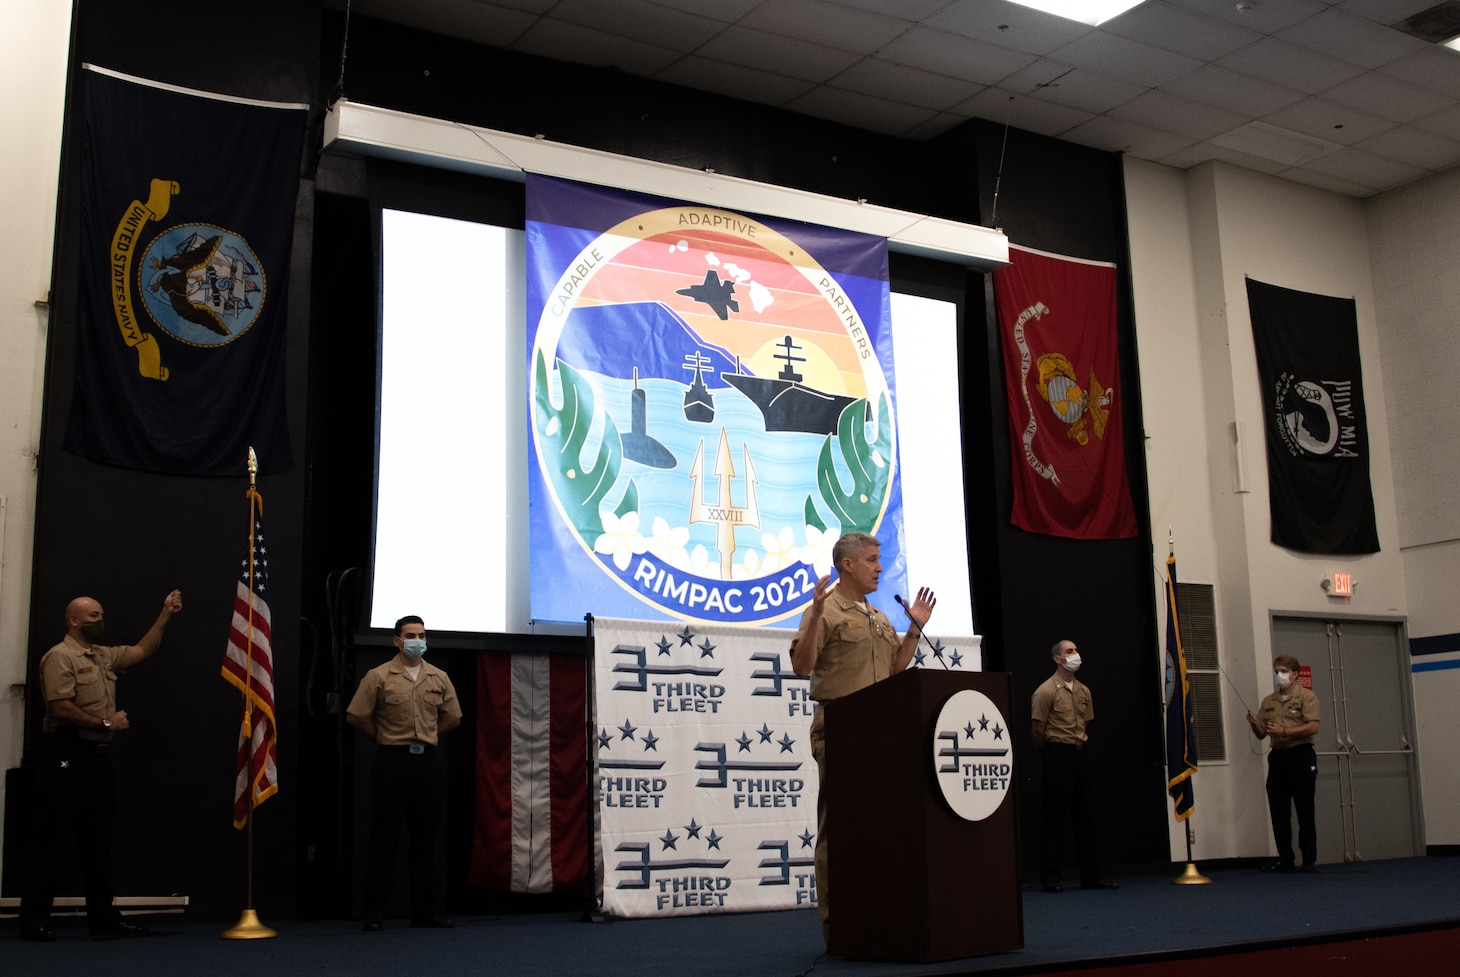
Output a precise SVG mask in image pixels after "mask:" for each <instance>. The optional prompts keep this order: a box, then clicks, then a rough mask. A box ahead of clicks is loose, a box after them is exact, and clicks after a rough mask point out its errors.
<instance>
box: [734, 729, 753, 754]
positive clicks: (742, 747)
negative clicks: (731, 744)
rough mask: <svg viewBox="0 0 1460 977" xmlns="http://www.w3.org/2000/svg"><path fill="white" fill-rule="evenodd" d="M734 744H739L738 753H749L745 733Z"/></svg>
mask: <svg viewBox="0 0 1460 977" xmlns="http://www.w3.org/2000/svg"><path fill="white" fill-rule="evenodd" d="M735 742H737V743H739V744H740V752H741V753H749V752H750V737H749V736H748V735H747V734H745V733H743V732H742V733H741V734H740V738H739V739H738V740H736V741H735Z"/></svg>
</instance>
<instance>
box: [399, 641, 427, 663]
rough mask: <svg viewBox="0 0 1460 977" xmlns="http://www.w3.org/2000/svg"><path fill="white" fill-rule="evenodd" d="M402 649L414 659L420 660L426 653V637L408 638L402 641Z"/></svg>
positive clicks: (408, 656)
mask: <svg viewBox="0 0 1460 977" xmlns="http://www.w3.org/2000/svg"><path fill="white" fill-rule="evenodd" d="M400 650H401V651H403V652H405V653H406V657H407V658H410V659H412V660H414V661H420V660H421V657H422V656H423V655H425V654H426V639H425V638H406V639H405V640H404V641H402V642H401V643H400Z"/></svg>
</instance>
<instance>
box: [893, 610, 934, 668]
mask: <svg viewBox="0 0 1460 977" xmlns="http://www.w3.org/2000/svg"><path fill="white" fill-rule="evenodd" d="M892 599H893V600H895V601H897V606H898V607H901V608H902V612H903V613H904V614H906V615H907V619H908V622H909V623H910V624H912V626H913V627H915V628H917V629H918V637H919V638H921V639H922V640H924V641H926V642H927V643H928V650H929V651H931V652H932V653H933V657H934V658H936V659H938V664H940V665H942V666H943V670H944V671H945V672H946V671H947V670H948V663H947V662H946V661H944V660H943V653H942V652H941V651H939V650H938V649H937V648H934V647H933V642H932V639H930V638H929V637H928V636H927V635H926V634H924V633H923V626H922V625H921V624H919V623H918V622H917V621H914V620H913V619H912V612H911V611H909V610H908V609H907V602H906V601H904V600H903V599H902V594H893V595H892Z"/></svg>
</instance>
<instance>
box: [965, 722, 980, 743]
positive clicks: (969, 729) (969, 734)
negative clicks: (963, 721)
mask: <svg viewBox="0 0 1460 977" xmlns="http://www.w3.org/2000/svg"><path fill="white" fill-rule="evenodd" d="M963 732H964V734H965V735H966V736H967V737H968V738H969V739H973V734H974V733H976V732H978V731H977V730H976V729H974V728H973V723H969V724H968V725H967V726H965V727H963Z"/></svg>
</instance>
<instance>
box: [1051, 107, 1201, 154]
mask: <svg viewBox="0 0 1460 977" xmlns="http://www.w3.org/2000/svg"><path fill="white" fill-rule="evenodd" d="M1061 138H1063V139H1068V140H1070V141H1072V142H1077V143H1079V144H1080V145H1082V146H1093V147H1094V148H1096V149H1106V150H1109V151H1110V152H1113V153H1125V154H1126V155H1128V156H1138V157H1140V158H1141V159H1160V158H1161V157H1163V156H1170V155H1171V154H1172V153H1174V152H1176V151H1177V150H1178V149H1181V148H1182V147H1183V146H1190V145H1192V144H1193V143H1195V142H1196V140H1195V139H1188V138H1186V137H1185V136H1178V135H1174V134H1172V133H1169V132H1159V131H1157V130H1155V129H1149V128H1147V127H1146V126H1143V125H1138V124H1136V123H1134V122H1126V121H1124V120H1123V119H1116V118H1112V117H1111V116H1108V115H1097V116H1096V117H1095V118H1093V119H1091V120H1090V121H1089V122H1085V123H1082V124H1080V125H1077V126H1075V127H1074V128H1073V129H1070V130H1069V131H1067V132H1065V133H1064V134H1063V135H1062V136H1061Z"/></svg>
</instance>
